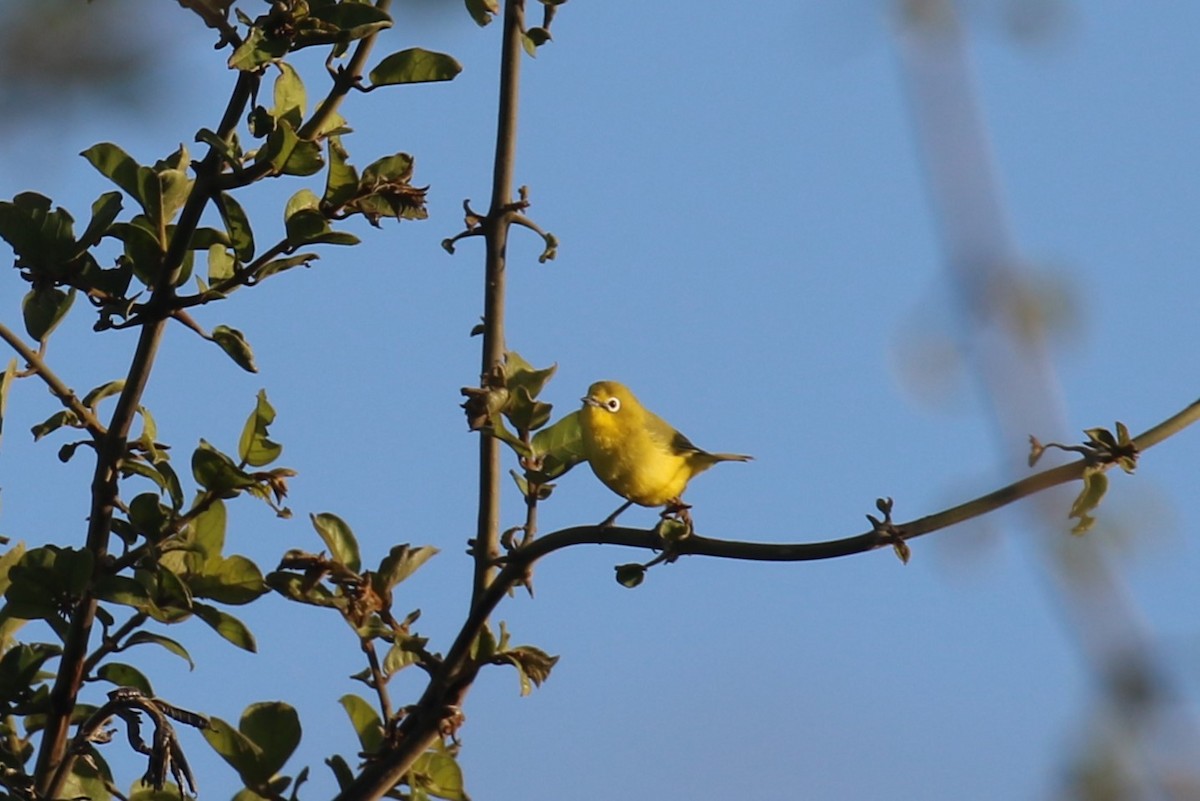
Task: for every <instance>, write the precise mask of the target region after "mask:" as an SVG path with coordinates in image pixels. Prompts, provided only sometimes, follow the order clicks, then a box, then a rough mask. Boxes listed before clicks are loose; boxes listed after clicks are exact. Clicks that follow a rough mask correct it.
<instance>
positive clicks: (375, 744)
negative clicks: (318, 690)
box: [339, 694, 383, 754]
mask: <svg viewBox="0 0 1200 801" xmlns="http://www.w3.org/2000/svg"><path fill="white" fill-rule="evenodd" d="M339 702H340V703H341V705H342V708H343V709H345V710H346V714H347V715H349V716H350V723H351V725H353V726H354V731H355V733H356V734H357V735H358V742H359V745H360V746H362V751H363V753H366V754H374V753H376V752H377V751H378V750H379V749H380V747H381V746H382V745H383V721H382V720H381V719H380V718H379V713H378V712H376V711H375V708H374V707H372V706H371V705H370V704H368V703H367V702H366V701H365V700H363V698H362V697H360V696H357V695H353V694H347V695H343V696H342V697H341V698H340V699H339Z"/></svg>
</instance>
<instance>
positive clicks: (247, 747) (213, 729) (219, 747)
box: [200, 717, 270, 785]
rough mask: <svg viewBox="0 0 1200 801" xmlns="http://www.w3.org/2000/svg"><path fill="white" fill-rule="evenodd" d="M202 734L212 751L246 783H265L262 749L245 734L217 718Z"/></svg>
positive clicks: (209, 721) (209, 723) (211, 721)
mask: <svg viewBox="0 0 1200 801" xmlns="http://www.w3.org/2000/svg"><path fill="white" fill-rule="evenodd" d="M200 733H201V734H203V735H204V739H205V740H206V741H207V742H208V744H209V745H210V746H212V749H213V750H214V751H216V752H217V754H219V755H220V757H221V758H222V759H224V760H225V761H226V762H227V763H228V764H229V766H230V767H232V768H233V769H234V770H235V771H237V774H238V776H240V777H241V779H242V781H243V782H244V783H246V784H248V785H258V784H260V783H261V782H262V781H265V779H263V778H262V770H261V769H260V768H259V763H260V761H261V758H262V749H261V748H259V746H258V745H257V744H255V742H254V741H253V740H251V739H250V738H249V737H247V736H246V735H245V734H242V733H241V732H240V731H238V730H237V729H235V728H234V727H233V726H231V725H229V724H228V723H226V722H225V721H224V720H221V719H220V718H217V717H212V718H209V719H208V728H206V729H202V730H201V732H200ZM266 778H270V777H269V776H268V777H266Z"/></svg>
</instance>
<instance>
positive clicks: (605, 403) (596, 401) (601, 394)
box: [580, 381, 640, 414]
mask: <svg viewBox="0 0 1200 801" xmlns="http://www.w3.org/2000/svg"><path fill="white" fill-rule="evenodd" d="M580 400H582V401H583V407H584V410H585V411H586V410H588V408H589V407H591V408H593V409H598V410H602V411H605V412H608V413H609V414H620V413H621V411H622V410H625V411H626V412H627V413H628V412H630V411H632V410H634V409H638V408H640V407H639V405H638V401H637V398H635V397H634V396H633V393H632V392H630V391H629V390H628V389H627V388H626V387H625V385H623V384H619V383H617V382H616V381H597V382H596V383H595V384H592V385H591V386H590V387H588V391H587V394H586V395H584V396H583V397H582V398H581V399H580Z"/></svg>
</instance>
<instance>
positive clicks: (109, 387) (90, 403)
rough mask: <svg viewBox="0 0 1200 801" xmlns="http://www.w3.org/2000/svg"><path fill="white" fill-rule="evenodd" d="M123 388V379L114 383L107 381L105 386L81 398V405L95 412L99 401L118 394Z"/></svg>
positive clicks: (102, 385)
mask: <svg viewBox="0 0 1200 801" xmlns="http://www.w3.org/2000/svg"><path fill="white" fill-rule="evenodd" d="M124 388H125V379H123V378H118V379H116V380H115V381H109V382H108V383H107V384H101V385H100V386H98V387H96V388H94V389H92V390H91V391H90V392H88V394H86V395H84V396H83V405H84V406H86V407H88V408H89V409H91V410H92V411H95V410H96V406H97V405H98V404H99V403H100V401H102V400H104V399H105V398H111V397H112V396H113V395H117V394H119V393H120V392H121V390H123V389H124Z"/></svg>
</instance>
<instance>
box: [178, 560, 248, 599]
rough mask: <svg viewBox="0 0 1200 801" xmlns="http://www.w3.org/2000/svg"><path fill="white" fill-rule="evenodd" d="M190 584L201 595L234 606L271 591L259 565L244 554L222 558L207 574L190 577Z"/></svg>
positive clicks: (198, 596) (206, 570)
mask: <svg viewBox="0 0 1200 801" xmlns="http://www.w3.org/2000/svg"><path fill="white" fill-rule="evenodd" d="M187 584H188V586H189V587H190V588H191V590H192V594H193V595H194V596H196V597H197V598H209V599H211V600H214V601H218V602H220V603H223V604H229V605H231V606H241V605H242V604H248V603H250V602H251V601H253V600H255V599H256V598H258V597H260V596H262V595H264V594H265V593H266V592H267V585H266V583H265V582H264V581H263V577H262V573H261V572H260V571H259V569H258V565H256V564H254V562H252V561H251V560H249V559H247V558H246V557H244V556H238V555H236V554H235V555H233V556H230V557H227V558H225V559H222V560H221V561H220V563H219V564H217V565H216V566H215V567H209V566H206V569H205V571H204V573H201V574H198V575H193V576H190V577H188V580H187Z"/></svg>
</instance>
